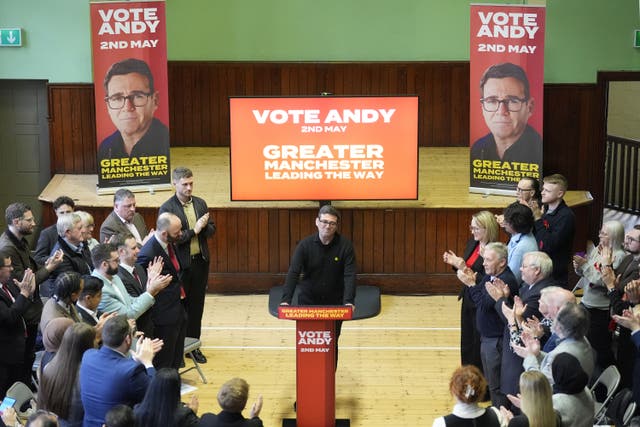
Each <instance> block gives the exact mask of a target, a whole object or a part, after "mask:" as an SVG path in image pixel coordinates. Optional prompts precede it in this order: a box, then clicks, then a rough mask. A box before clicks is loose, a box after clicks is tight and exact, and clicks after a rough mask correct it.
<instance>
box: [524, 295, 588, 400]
mask: <svg viewBox="0 0 640 427" xmlns="http://www.w3.org/2000/svg"><path fill="white" fill-rule="evenodd" d="M588 327H589V313H588V312H587V311H586V310H585V309H584V307H582V306H581V305H579V304H572V303H567V304H565V305H564V307H562V309H561V310H560V311H559V312H558V315H557V316H556V321H555V322H554V323H553V331H554V332H555V333H556V334H557V335H558V345H557V346H556V347H555V348H554V349H553V350H552V351H551V352H549V353H545V352H543V351H541V350H540V342H539V341H538V340H537V339H535V338H534V337H533V335H532V334H531V333H529V332H528V331H525V332H523V333H522V341H523V343H524V346H513V348H514V350H515V351H516V353H518V354H519V355H520V356H521V357H522V358H524V361H523V362H522V365H523V367H524V369H525V371H530V370H534V371H541V372H542V373H543V374H544V375H545V376H546V377H547V380H548V381H549V383H550V384H552V385H553V374H552V372H551V364H552V363H553V359H554V358H555V357H556V356H557V355H558V354H560V353H570V354H572V355H573V356H574V357H575V358H576V359H578V361H579V362H580V366H581V367H582V369H583V370H584V371H585V372H586V373H587V375H588V376H589V378H591V376H592V375H593V369H594V355H593V349H592V348H591V345H590V344H589V341H587V339H586V337H585V334H586V333H587V328H588ZM521 391H522V390H521Z"/></svg>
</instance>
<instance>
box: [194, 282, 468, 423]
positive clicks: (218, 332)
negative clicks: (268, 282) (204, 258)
mask: <svg viewBox="0 0 640 427" xmlns="http://www.w3.org/2000/svg"><path fill="white" fill-rule="evenodd" d="M452 280H455V278H452ZM267 303H268V296H267V295H237V296H227V295H225V296H222V295H212V294H210V295H207V299H206V305H205V314H204V317H203V331H202V337H201V339H202V342H203V347H202V351H203V353H204V354H205V355H206V356H207V358H208V360H209V362H208V363H206V364H204V365H202V367H203V368H204V372H205V375H206V377H207V380H208V381H209V383H208V384H203V383H202V382H201V381H200V378H199V377H198V374H197V372H195V371H194V370H192V371H190V372H188V373H186V374H185V376H184V377H183V379H185V382H186V383H188V384H189V385H192V386H195V387H197V388H198V390H196V391H195V394H197V395H198V398H199V399H200V411H199V414H202V413H204V412H216V413H217V412H218V411H220V408H219V406H218V404H217V401H216V393H217V391H218V389H219V387H220V386H221V385H222V384H223V383H224V382H225V381H227V380H228V379H230V378H232V377H235V376H239V377H242V378H244V379H246V380H247V381H248V382H249V384H250V386H251V388H250V393H249V401H248V403H247V407H250V406H251V404H253V402H254V401H255V399H256V397H257V396H258V394H262V396H263V398H264V406H263V409H262V413H261V418H262V420H263V421H264V424H265V426H272V427H276V426H281V425H282V419H283V418H293V417H295V413H294V412H293V407H292V405H293V402H294V400H295V324H294V322H292V321H285V320H278V319H276V318H275V317H273V316H271V315H270V314H269V312H268V308H267ZM459 317H460V305H459V302H458V301H457V300H456V297H455V296H390V295H383V296H382V310H381V313H380V315H378V316H377V317H375V318H372V319H365V320H359V321H354V322H345V324H344V325H343V329H342V335H341V337H340V358H339V362H338V370H337V372H336V416H337V417H338V418H349V419H350V420H351V427H387V426H430V425H431V423H432V422H433V419H434V418H435V417H437V416H440V415H443V414H447V413H449V412H450V410H451V408H452V407H453V399H452V398H451V396H450V394H449V391H448V383H449V377H450V375H451V373H452V372H453V370H454V369H455V368H456V367H457V366H458V364H459V360H460V350H459V340H460V330H459V327H460V325H459ZM186 363H187V366H191V361H190V360H189V359H187V360H186ZM188 399H189V395H187V396H183V401H188ZM245 415H247V411H245Z"/></svg>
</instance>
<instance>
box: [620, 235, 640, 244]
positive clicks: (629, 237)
mask: <svg viewBox="0 0 640 427" xmlns="http://www.w3.org/2000/svg"><path fill="white" fill-rule="evenodd" d="M624 240H625V241H627V242H637V243H640V239H634V238H633V237H631V236H625V238H624Z"/></svg>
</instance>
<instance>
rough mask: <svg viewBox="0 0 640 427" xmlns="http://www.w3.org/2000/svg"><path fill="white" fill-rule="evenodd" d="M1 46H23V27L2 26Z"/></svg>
mask: <svg viewBox="0 0 640 427" xmlns="http://www.w3.org/2000/svg"><path fill="white" fill-rule="evenodd" d="M0 46H15V47H19V46H22V28H0Z"/></svg>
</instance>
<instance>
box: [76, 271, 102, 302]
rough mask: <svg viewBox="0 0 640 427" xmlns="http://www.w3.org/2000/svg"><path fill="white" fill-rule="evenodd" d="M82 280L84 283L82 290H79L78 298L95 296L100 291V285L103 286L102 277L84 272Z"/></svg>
mask: <svg viewBox="0 0 640 427" xmlns="http://www.w3.org/2000/svg"><path fill="white" fill-rule="evenodd" d="M82 280H83V281H84V284H83V286H82V292H80V299H82V298H84V297H86V296H90V297H95V296H96V295H98V294H99V293H100V292H102V287H103V286H104V283H103V282H102V279H99V278H97V277H96V276H92V275H90V274H85V275H84V276H82Z"/></svg>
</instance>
